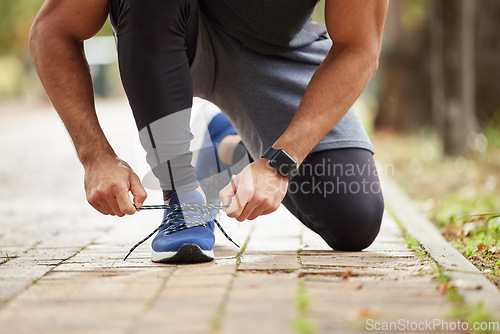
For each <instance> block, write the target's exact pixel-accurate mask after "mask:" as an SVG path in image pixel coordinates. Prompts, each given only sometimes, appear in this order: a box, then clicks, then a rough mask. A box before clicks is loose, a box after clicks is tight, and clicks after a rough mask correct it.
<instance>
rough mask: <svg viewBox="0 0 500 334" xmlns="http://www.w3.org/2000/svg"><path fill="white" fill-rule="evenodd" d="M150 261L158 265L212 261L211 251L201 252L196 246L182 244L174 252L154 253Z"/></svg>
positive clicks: (212, 252) (212, 253) (212, 254)
mask: <svg viewBox="0 0 500 334" xmlns="http://www.w3.org/2000/svg"><path fill="white" fill-rule="evenodd" d="M151 260H152V261H153V262H158V263H201V262H210V261H213V260H214V251H213V250H203V249H201V248H200V246H198V245H196V244H184V245H182V246H181V248H179V250H177V251H175V252H156V251H154V250H153V254H151Z"/></svg>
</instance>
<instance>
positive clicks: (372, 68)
mask: <svg viewBox="0 0 500 334" xmlns="http://www.w3.org/2000/svg"><path fill="white" fill-rule="evenodd" d="M380 52H381V45H380V43H372V44H371V45H370V46H367V47H366V51H365V54H366V57H367V63H368V69H369V72H370V75H371V76H372V77H373V76H374V75H375V74H376V73H377V71H378V68H379V60H380Z"/></svg>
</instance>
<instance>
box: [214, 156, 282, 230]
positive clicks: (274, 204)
mask: <svg viewBox="0 0 500 334" xmlns="http://www.w3.org/2000/svg"><path fill="white" fill-rule="evenodd" d="M287 186H288V179H287V178H286V177H283V176H281V175H279V174H278V173H277V172H276V171H275V170H274V169H273V168H272V167H270V166H269V164H268V160H267V159H260V160H258V161H256V162H254V163H252V164H250V165H248V166H247V167H245V169H243V171H241V173H240V174H238V175H237V176H235V177H234V179H233V180H232V181H231V183H230V184H229V185H227V186H226V187H225V188H224V189H222V191H221V192H220V198H221V200H222V204H223V205H230V206H229V208H227V210H225V211H226V214H227V215H228V216H229V217H231V218H236V219H237V220H238V221H240V222H241V221H244V220H245V219H249V220H253V219H255V218H257V217H258V216H261V215H267V214H269V213H271V212H274V211H276V210H277V209H278V207H279V206H280V204H281V201H283V198H285V195H286V191H287ZM233 198H234V200H233Z"/></svg>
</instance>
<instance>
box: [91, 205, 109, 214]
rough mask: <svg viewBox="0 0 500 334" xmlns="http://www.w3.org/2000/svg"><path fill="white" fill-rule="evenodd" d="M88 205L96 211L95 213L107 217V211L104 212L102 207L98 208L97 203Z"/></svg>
mask: <svg viewBox="0 0 500 334" xmlns="http://www.w3.org/2000/svg"><path fill="white" fill-rule="evenodd" d="M89 204H90V205H91V206H92V207H93V208H94V209H96V210H97V211H99V212H100V213H102V214H103V215H105V216H108V215H109V213H108V211H107V210H105V209H104V208H103V207H102V206H100V205H99V204H98V203H90V202H89Z"/></svg>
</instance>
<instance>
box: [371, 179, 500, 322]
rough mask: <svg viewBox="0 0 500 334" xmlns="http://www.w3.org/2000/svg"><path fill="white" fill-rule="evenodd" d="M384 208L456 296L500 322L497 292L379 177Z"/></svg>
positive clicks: (403, 196)
mask: <svg viewBox="0 0 500 334" xmlns="http://www.w3.org/2000/svg"><path fill="white" fill-rule="evenodd" d="M380 178H381V183H382V189H383V192H384V197H385V201H386V205H387V206H388V207H389V209H390V212H391V213H392V215H393V216H394V218H395V219H397V220H398V221H399V222H400V223H401V224H402V225H403V227H404V228H405V229H406V232H407V233H408V234H410V235H411V236H412V237H414V238H415V239H417V240H418V241H419V242H420V243H421V245H422V246H423V247H424V249H425V250H427V252H429V254H430V256H431V257H432V259H433V260H434V261H435V262H436V263H437V264H438V265H439V266H440V267H441V268H442V269H443V271H444V274H445V275H446V276H447V277H449V278H450V282H451V283H452V284H454V285H455V286H456V287H457V290H458V293H459V294H460V295H461V296H462V297H463V298H464V300H465V302H466V303H468V304H470V305H477V304H478V303H483V305H484V306H485V308H486V309H487V310H488V311H490V312H491V313H492V314H493V315H494V316H495V318H496V319H499V320H500V290H499V289H498V288H497V287H496V286H495V284H494V283H492V282H491V281H490V280H488V278H486V277H485V276H484V275H483V274H482V273H481V272H480V271H479V270H478V269H477V268H476V267H475V266H474V265H473V264H472V263H470V262H469V260H467V259H466V258H465V257H464V256H463V255H462V254H461V253H460V252H459V251H458V250H456V249H455V248H454V247H453V246H452V245H450V244H449V243H448V242H447V241H446V239H444V237H443V236H442V235H441V233H440V232H439V231H438V229H437V228H436V227H435V226H434V224H433V223H432V222H431V221H430V220H429V219H428V218H427V217H426V216H425V215H424V214H423V213H422V212H421V211H420V210H419V209H418V208H417V206H416V205H415V204H414V203H413V201H412V200H411V199H410V198H409V197H408V195H407V194H406V193H405V192H404V191H403V190H402V189H401V188H400V187H399V185H398V184H397V183H396V182H395V181H394V180H393V179H391V178H389V177H382V176H381V177H380Z"/></svg>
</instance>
